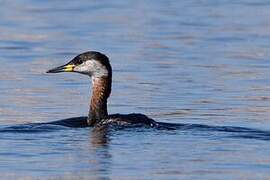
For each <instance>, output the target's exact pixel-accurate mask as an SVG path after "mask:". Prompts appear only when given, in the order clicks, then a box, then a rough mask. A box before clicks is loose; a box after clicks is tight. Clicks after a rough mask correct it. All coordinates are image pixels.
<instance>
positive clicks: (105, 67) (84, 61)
mask: <svg viewBox="0 0 270 180" xmlns="http://www.w3.org/2000/svg"><path fill="white" fill-rule="evenodd" d="M60 72H77V73H81V74H85V75H89V76H90V77H92V78H101V77H108V76H109V77H111V75H112V68H111V65H110V62H109V58H108V57H107V56H106V55H104V54H102V53H100V52H96V51H88V52H84V53H82V54H79V55H77V56H76V57H74V58H73V59H72V60H71V61H70V62H69V63H67V64H65V65H62V66H59V67H56V68H53V69H50V70H48V71H47V73H60Z"/></svg>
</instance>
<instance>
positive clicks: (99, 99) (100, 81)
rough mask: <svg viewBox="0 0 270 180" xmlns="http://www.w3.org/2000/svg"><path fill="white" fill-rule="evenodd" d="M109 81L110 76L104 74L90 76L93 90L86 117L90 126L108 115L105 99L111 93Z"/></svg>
mask: <svg viewBox="0 0 270 180" xmlns="http://www.w3.org/2000/svg"><path fill="white" fill-rule="evenodd" d="M111 81H112V80H111V77H106V76H103V77H99V78H92V84H93V88H92V89H93V90H92V98H91V104H90V110H89V114H88V118H87V122H88V125H90V126H91V125H94V124H95V123H96V122H98V121H100V120H101V119H103V118H106V117H107V116H108V111H107V99H108V97H109V96H110V93H111V84H112V82H111Z"/></svg>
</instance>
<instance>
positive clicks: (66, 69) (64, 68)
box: [47, 64, 75, 73]
mask: <svg viewBox="0 0 270 180" xmlns="http://www.w3.org/2000/svg"><path fill="white" fill-rule="evenodd" d="M74 67H75V65H74V64H66V65H63V66H59V67H56V68H53V69H50V70H48V71H47V73H60V72H73V70H74Z"/></svg>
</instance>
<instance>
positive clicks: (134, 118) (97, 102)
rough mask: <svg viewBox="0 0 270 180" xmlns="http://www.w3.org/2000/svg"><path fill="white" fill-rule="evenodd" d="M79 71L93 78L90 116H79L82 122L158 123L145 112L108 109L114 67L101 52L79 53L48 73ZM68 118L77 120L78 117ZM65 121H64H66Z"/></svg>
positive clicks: (102, 123)
mask: <svg viewBox="0 0 270 180" xmlns="http://www.w3.org/2000/svg"><path fill="white" fill-rule="evenodd" d="M60 72H77V73H81V74H85V75H88V76H90V77H91V79H92V86H93V87H92V89H93V90H92V97H91V101H90V108H89V113H88V117H79V118H77V120H81V124H78V126H79V125H85V124H87V125H88V126H104V125H109V124H115V125H134V124H140V125H147V126H151V127H152V126H155V125H156V124H157V123H156V122H155V121H154V120H153V119H151V118H148V117H147V116H146V115H143V114H135V113H133V114H126V115H123V114H113V115H109V114H108V111H107V99H108V98H109V96H110V93H111V86H112V68H111V65H110V62H109V58H108V57H107V56H106V55H104V54H102V53H99V52H96V51H89V52H85V53H82V54H79V55H78V56H76V57H75V58H73V59H72V60H71V61H70V62H69V63H67V64H66V65H63V66H59V67H57V68H54V69H51V70H49V71H47V73H60ZM67 120H72V121H74V122H75V121H76V118H73V119H72V118H71V119H67ZM64 122H65V121H63V123H64Z"/></svg>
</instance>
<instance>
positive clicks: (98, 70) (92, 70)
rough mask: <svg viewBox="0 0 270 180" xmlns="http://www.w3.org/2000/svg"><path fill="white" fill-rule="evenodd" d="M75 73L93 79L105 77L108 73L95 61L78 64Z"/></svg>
mask: <svg viewBox="0 0 270 180" xmlns="http://www.w3.org/2000/svg"><path fill="white" fill-rule="evenodd" d="M74 70H75V71H77V72H80V73H83V74H87V75H89V76H91V77H92V80H93V79H96V78H101V77H104V76H105V77H107V76H108V75H109V72H108V70H107V68H106V67H105V66H104V65H103V64H101V63H100V62H98V61H96V60H93V59H92V60H87V61H85V62H83V63H82V64H80V65H79V66H77V67H75V68H74Z"/></svg>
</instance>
